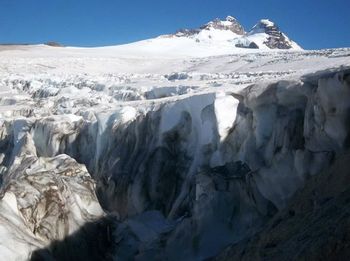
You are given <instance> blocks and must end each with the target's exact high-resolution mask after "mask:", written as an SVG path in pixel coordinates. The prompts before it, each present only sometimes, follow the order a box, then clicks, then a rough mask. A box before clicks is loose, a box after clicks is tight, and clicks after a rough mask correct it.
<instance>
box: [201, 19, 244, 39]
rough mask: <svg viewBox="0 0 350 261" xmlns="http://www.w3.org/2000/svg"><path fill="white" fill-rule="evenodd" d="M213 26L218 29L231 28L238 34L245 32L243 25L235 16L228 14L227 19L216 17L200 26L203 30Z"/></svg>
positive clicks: (230, 29)
mask: <svg viewBox="0 0 350 261" xmlns="http://www.w3.org/2000/svg"><path fill="white" fill-rule="evenodd" d="M212 28H213V29H217V30H229V31H232V32H233V33H235V34H238V35H244V34H245V31H244V28H243V26H242V25H241V24H240V23H239V22H238V21H237V19H236V18H234V17H233V16H227V17H226V19H225V20H220V19H219V18H216V19H214V20H213V21H210V22H209V23H207V24H205V25H203V26H201V27H200V29H202V30H203V29H205V30H210V29H212Z"/></svg>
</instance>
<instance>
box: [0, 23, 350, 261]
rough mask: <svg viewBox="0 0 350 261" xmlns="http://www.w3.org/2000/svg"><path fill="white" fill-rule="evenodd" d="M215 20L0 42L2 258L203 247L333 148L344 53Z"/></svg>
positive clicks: (323, 165) (167, 255)
mask: <svg viewBox="0 0 350 261" xmlns="http://www.w3.org/2000/svg"><path fill="white" fill-rule="evenodd" d="M231 23H236V20H235V19H234V18H231V17H228V18H227V19H226V21H216V22H215V23H209V24H207V25H206V27H205V28H202V29H201V30H205V31H203V32H202V31H200V32H198V31H194V32H188V31H185V33H184V32H182V33H181V34H178V35H170V36H169V35H168V36H162V37H160V38H155V39H150V40H145V41H141V42H137V43H133V44H129V45H125V46H112V47H99V48H77V47H51V46H45V45H36V46H11V47H1V46H0V57H1V59H0V76H1V77H0V90H1V92H0V126H1V127H0V174H1V200H0V208H1V211H0V218H1V220H2V222H0V237H1V238H6V240H3V241H2V242H1V243H0V253H1V254H2V256H4V257H6V258H7V259H8V260H23V259H30V258H32V260H42V259H44V260H46V259H47V260H50V258H51V259H54V258H58V259H59V260H65V259H66V260H69V259H72V258H73V257H74V259H77V260H83V259H84V260H86V259H89V258H90V259H91V260H93V258H99V259H106V260H109V259H111V260H113V259H117V260H119V259H120V260H134V259H135V260H150V259H151V260H152V259H156V260H157V259H159V260H164V259H167V260H179V259H180V260H204V259H207V258H212V257H215V256H217V255H218V254H219V253H221V252H222V251H223V249H224V248H225V247H227V246H229V245H232V244H236V243H239V242H243V241H244V240H247V239H250V238H252V237H253V236H254V235H255V234H256V233H258V232H259V231H261V229H263V228H264V226H265V225H266V224H267V223H268V222H269V221H270V220H271V219H272V218H273V217H274V216H276V215H278V213H280V211H283V210H284V209H286V208H287V207H288V204H289V202H290V200H291V199H292V198H293V196H294V195H295V193H296V192H297V191H298V190H300V189H302V188H303V187H304V186H305V184H306V183H307V181H308V180H309V179H311V178H312V177H314V176H317V175H318V174H319V173H320V172H322V171H323V170H325V169H327V168H330V167H331V166H332V164H333V162H334V160H335V159H337V158H339V157H340V156H341V155H342V154H343V153H344V152H346V151H347V150H348V149H349V146H350V142H349V141H350V136H349V128H350V125H349V119H350V102H349V100H350V59H349V57H350V49H347V48H343V49H327V50H317V51H307V50H302V49H301V48H299V47H298V48H294V49H293V48H292V49H291V50H282V49H269V48H268V47H266V48H265V49H249V48H239V47H236V46H234V44H233V43H234V42H232V41H229V42H227V41H226V39H222V38H221V37H222V35H223V33H224V34H227V30H229V34H231V33H233V32H232V31H231V30H233V29H232V27H231ZM270 26H274V24H273V23H272V22H269V21H267V20H262V22H260V24H258V25H257V26H256V27H254V28H255V29H254V28H253V30H257V31H258V32H257V33H259V34H260V33H262V31H261V30H262V29H261V28H265V27H270ZM227 27H228V28H227ZM208 28H209V29H208ZM270 29H271V28H270ZM208 30H209V31H213V32H211V34H213V36H212V38H210V40H209V42H204V43H203V40H200V42H199V43H198V42H196V41H195V40H194V39H192V38H193V37H197V36H198V35H197V34H199V35H200V37H203V34H204V33H207V31H208ZM234 30H236V31H235V32H234V33H235V34H237V33H238V34H245V32H244V29H242V28H240V27H239V26H238V25H234ZM275 30H276V28H273V30H272V31H275ZM216 31H225V32H219V33H218V34H217V35H218V39H219V40H217V39H216V40H215V33H216ZM275 33H276V32H275ZM249 35H252V33H249V32H248V34H245V35H244V37H249ZM281 35H282V33H281ZM281 35H280V36H281ZM198 37H199V36H198ZM235 37H236V36H235ZM283 37H284V38H283V39H284V40H285V39H288V38H287V37H286V36H285V35H284V34H283ZM216 41H219V42H221V43H222V42H224V43H223V45H225V46H226V45H227V46H229V47H227V48H226V47H225V48H220V46H221V45H220V44H219V45H218V44H217V43H216ZM271 41H272V42H273V41H276V39H275V38H274V40H271ZM170 42H171V44H170V45H169V44H168V43H170ZM272 42H270V43H271V44H272ZM196 44H198V46H196ZM230 44H231V45H230ZM169 46H170V47H171V48H169ZM208 46H209V47H208ZM175 47H176V48H175ZM184 50H185V51H184ZM91 231H92V232H91ZM95 234H96V237H97V238H98V239H99V240H100V241H101V242H103V243H104V245H103V246H101V245H99V244H97V243H95V241H94V240H95V239H93V238H94V235H95ZM75 237H76V238H75ZM77 240H82V242H85V243H84V244H86V245H84V246H85V247H82V249H80V250H79V249H77V248H75V247H72V246H70V245H69V244H73V246H75V245H74V244H77V243H76V241H77ZM71 242H72V243H71ZM80 252H81V254H79V253H80ZM83 252H84V253H83ZM63 253H64V254H63ZM40 258H41V259H40Z"/></svg>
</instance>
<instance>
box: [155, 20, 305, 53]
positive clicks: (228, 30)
mask: <svg viewBox="0 0 350 261" xmlns="http://www.w3.org/2000/svg"><path fill="white" fill-rule="evenodd" d="M162 37H170V38H173V37H179V38H190V39H192V40H194V41H195V42H196V43H198V44H200V43H211V44H218V45H222V44H224V43H226V44H227V43H228V44H230V45H232V47H237V48H251V49H291V50H301V49H302V48H301V47H300V46H299V45H298V44H297V43H295V42H293V41H292V40H290V39H289V38H288V37H287V36H286V35H285V34H284V33H282V32H281V31H280V30H279V28H278V26H277V25H275V23H273V22H271V21H270V20H267V19H263V20H260V21H259V22H258V23H257V24H256V25H255V26H254V27H253V28H252V29H251V30H250V31H249V32H248V33H246V32H245V30H244V28H243V26H242V25H241V24H240V23H239V22H238V21H237V20H236V19H235V18H234V17H232V16H228V17H226V20H224V21H222V20H220V19H218V18H217V19H215V20H213V21H211V22H209V23H207V24H205V25H203V26H201V27H200V28H199V29H182V30H179V31H177V32H176V33H175V34H171V35H166V36H161V38H162Z"/></svg>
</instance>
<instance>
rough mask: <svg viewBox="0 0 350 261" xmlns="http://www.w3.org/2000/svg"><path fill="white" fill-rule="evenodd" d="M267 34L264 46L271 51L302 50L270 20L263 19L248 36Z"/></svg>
mask: <svg viewBox="0 0 350 261" xmlns="http://www.w3.org/2000/svg"><path fill="white" fill-rule="evenodd" d="M255 34H266V35H267V38H266V40H265V42H264V44H265V45H266V46H267V47H268V48H270V49H292V48H297V49H298V48H300V47H299V46H298V45H297V44H296V43H294V42H293V41H291V40H290V39H289V38H288V37H287V36H286V35H285V34H284V33H282V32H281V31H280V29H279V27H278V26H277V25H276V24H275V23H274V22H272V21H271V20H269V19H261V20H260V21H259V22H258V23H257V24H256V25H255V26H254V27H253V28H252V29H251V30H250V31H249V32H248V35H255Z"/></svg>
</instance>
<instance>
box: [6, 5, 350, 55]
mask: <svg viewBox="0 0 350 261" xmlns="http://www.w3.org/2000/svg"><path fill="white" fill-rule="evenodd" d="M349 10H350V1H349V0H331V1H330V0H319V1H316V0H294V1H286V0H285V1H283V0H260V1H259V0H255V1H252V0H242V1H236V0H187V1H185V0H172V1H166V0H163V1H161V0H144V1H141V0H126V1H116V0H114V1H113V0H0V43H43V42H47V41H57V42H60V43H63V44H65V45H76V46H101V45H112V44H120V43H127V42H132V41H136V40H141V39H147V38H151V37H154V36H158V35H160V34H165V33H171V32H174V31H176V30H177V29H179V28H196V27H198V26H200V25H202V24H204V23H206V22H208V21H209V20H212V19H213V18H216V17H220V18H225V17H226V16H227V15H232V16H234V17H236V18H237V19H238V20H239V21H240V22H241V24H242V25H243V26H244V27H245V28H246V30H248V29H250V28H251V27H252V26H253V25H254V24H255V23H256V22H257V21H258V20H260V19H262V18H269V19H271V20H272V21H274V22H276V23H277V24H278V25H279V26H280V28H281V29H282V31H284V32H285V33H286V34H287V35H288V36H290V38H292V39H293V40H295V41H296V42H298V43H299V44H300V45H301V46H303V47H304V48H305V49H319V48H329V47H350V13H349Z"/></svg>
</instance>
